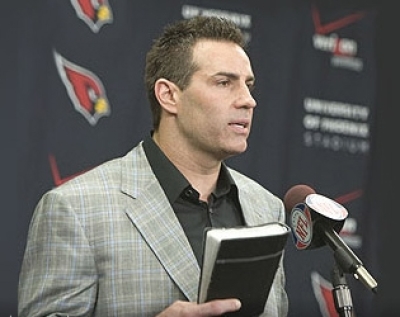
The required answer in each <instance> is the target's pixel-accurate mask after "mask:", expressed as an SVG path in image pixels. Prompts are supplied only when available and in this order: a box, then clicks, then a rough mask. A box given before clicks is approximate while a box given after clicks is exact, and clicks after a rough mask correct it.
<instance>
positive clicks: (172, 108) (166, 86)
mask: <svg viewBox="0 0 400 317" xmlns="http://www.w3.org/2000/svg"><path fill="white" fill-rule="evenodd" d="M178 92H179V87H178V86H177V85H175V84H174V83H173V82H172V81H169V80H167V79H165V78H160V79H158V80H157V81H156V83H155V86H154V93H155V95H156V98H157V100H158V102H159V103H160V105H161V107H162V108H163V109H164V110H165V111H167V112H169V113H176V111H177V109H176V104H177V98H179V97H178Z"/></svg>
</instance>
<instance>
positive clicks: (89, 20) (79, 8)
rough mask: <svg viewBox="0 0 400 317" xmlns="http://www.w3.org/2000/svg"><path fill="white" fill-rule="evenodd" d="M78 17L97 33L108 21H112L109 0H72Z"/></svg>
mask: <svg viewBox="0 0 400 317" xmlns="http://www.w3.org/2000/svg"><path fill="white" fill-rule="evenodd" d="M71 3H72V5H73V6H74V8H75V11H76V14H77V16H78V18H80V19H82V20H83V21H84V22H85V23H86V24H87V25H89V27H90V29H91V30H92V31H93V32H95V33H97V32H99V30H100V28H101V27H102V26H103V25H104V24H106V23H109V24H110V23H112V21H113V17H112V11H111V7H110V5H109V4H108V1H107V0H71Z"/></svg>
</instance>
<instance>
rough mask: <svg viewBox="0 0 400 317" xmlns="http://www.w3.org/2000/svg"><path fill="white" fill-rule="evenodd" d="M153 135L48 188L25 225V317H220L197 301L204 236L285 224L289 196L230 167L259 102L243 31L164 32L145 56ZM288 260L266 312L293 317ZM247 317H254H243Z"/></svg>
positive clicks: (209, 27) (191, 24)
mask: <svg viewBox="0 0 400 317" xmlns="http://www.w3.org/2000/svg"><path fill="white" fill-rule="evenodd" d="M145 82H146V88H147V92H148V97H149V101H150V105H151V110H152V115H153V130H152V132H151V136H149V137H147V138H145V139H144V141H142V142H140V143H139V144H138V145H137V146H136V147H134V148H133V149H132V150H131V151H130V152H129V153H127V154H126V156H124V157H121V158H116V159H114V160H111V161H109V162H106V163H104V164H102V165H100V166H98V167H96V168H94V169H92V170H91V171H89V172H87V173H85V174H83V175H81V176H78V177H76V178H75V179H73V180H71V181H69V182H68V183H65V184H64V185H61V186H59V187H57V188H55V189H52V190H50V191H49V192H48V193H46V194H45V195H44V196H43V197H42V199H41V200H40V202H39V203H38V205H37V208H36V210H35V212H34V215H33V218H32V222H31V225H30V229H29V234H28V241H27V246H26V250H25V255H24V259H23V264H22V268H21V273H20V284H19V303H18V310H19V316H20V317H24V316H30V317H34V316H119V317H121V316H158V317H163V316H174V317H179V316H191V317H196V316H220V315H223V314H224V313H226V312H230V311H235V310H238V309H240V302H239V301H238V300H237V299H221V300H215V301H211V302H208V303H203V304H196V300H197V291H198V281H199V274H200V265H201V256H202V255H201V252H202V236H203V231H204V229H205V228H206V227H209V226H219V227H221V226H225V227H231V226H239V225H257V224H261V223H265V222H272V221H280V222H284V221H285V219H284V207H283V203H282V201H281V200H280V199H279V198H277V197H276V196H274V195H273V194H272V193H270V192H269V191H268V190H266V189H264V188H263V187H261V186H260V185H259V184H257V183H256V182H254V181H253V180H251V179H249V178H248V177H246V176H244V175H242V174H240V173H239V172H237V171H234V170H232V169H230V168H228V167H227V166H226V165H225V163H224V160H225V159H227V158H229V157H231V156H233V155H237V154H240V153H242V152H244V151H245V150H246V148H247V139H248V136H249V132H250V127H251V122H252V116H253V110H254V108H255V106H256V102H255V100H254V98H253V97H252V94H251V91H252V88H253V86H254V74H253V71H252V67H251V63H250V60H249V58H248V56H247V54H246V53H245V50H244V42H243V37H242V33H241V32H240V30H239V29H238V28H237V27H236V26H235V25H234V24H233V23H232V22H229V21H227V20H225V19H221V18H208V17H196V18H193V19H190V20H183V21H178V22H176V23H175V24H171V25H169V26H167V27H166V29H165V30H164V33H163V34H162V35H161V37H160V38H158V39H157V40H156V41H155V42H154V44H153V46H152V48H151V49H150V51H149V52H148V54H147V58H146V71H145ZM284 278H285V277H284V271H283V265H282V263H281V264H280V267H279V269H278V272H277V274H276V277H275V280H274V284H273V286H272V289H271V292H270V295H269V298H268V301H267V303H266V306H265V313H264V314H263V316H286V315H287V310H288V301H287V296H286V292H285V289H284V283H285V280H284ZM246 317H247V316H246Z"/></svg>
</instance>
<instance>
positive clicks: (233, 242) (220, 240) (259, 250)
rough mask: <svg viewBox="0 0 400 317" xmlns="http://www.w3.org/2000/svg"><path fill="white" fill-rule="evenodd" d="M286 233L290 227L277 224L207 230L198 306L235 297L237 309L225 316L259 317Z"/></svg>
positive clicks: (279, 257) (285, 239) (280, 255)
mask: <svg viewBox="0 0 400 317" xmlns="http://www.w3.org/2000/svg"><path fill="white" fill-rule="evenodd" d="M289 233H290V228H289V227H288V226H287V225H286V224H284V223H280V222H273V223H267V224H263V225H258V226H250V227H249V226H246V227H233V228H209V229H207V230H206V231H205V233H204V242H203V249H204V252H203V260H202V270H201V274H200V283H199V292H198V303H204V302H207V301H209V300H212V299H223V298H238V299H240V301H241V302H242V307H241V308H240V310H239V311H237V312H232V313H228V314H226V315H224V316H230V317H233V316H246V317H251V316H257V315H259V314H261V313H262V312H263V311H264V306H265V303H266V301H267V298H268V294H269V291H270V289H271V285H272V282H273V280H274V277H275V273H276V270H277V268H278V265H279V261H280V259H281V257H282V254H283V250H284V248H285V245H286V241H287V237H288V235H289Z"/></svg>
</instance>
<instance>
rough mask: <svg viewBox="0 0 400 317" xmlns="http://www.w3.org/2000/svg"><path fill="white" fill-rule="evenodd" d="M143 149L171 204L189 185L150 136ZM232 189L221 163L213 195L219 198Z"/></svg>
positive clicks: (225, 169)
mask: <svg viewBox="0 0 400 317" xmlns="http://www.w3.org/2000/svg"><path fill="white" fill-rule="evenodd" d="M143 148H144V151H145V153H146V157H147V159H148V161H149V163H150V166H151V168H152V170H153V172H154V174H155V176H156V177H157V179H158V181H159V182H160V184H161V187H162V188H163V190H164V192H165V194H166V196H167V198H168V200H169V201H170V203H171V204H173V203H174V202H175V201H176V199H177V198H178V197H179V195H180V194H181V193H182V192H183V191H184V190H185V189H186V188H187V187H189V186H190V183H189V182H188V181H187V179H186V178H185V177H184V176H183V175H182V173H181V172H180V171H179V170H178V169H177V168H176V167H175V165H174V164H172V162H171V161H170V160H169V159H168V158H167V157H166V156H165V154H164V153H163V152H162V151H161V149H160V148H159V147H158V145H157V144H156V143H155V142H154V140H153V139H152V137H151V136H148V137H146V138H145V139H144V141H143ZM232 188H235V189H236V185H235V182H234V180H233V178H232V176H231V175H230V173H229V171H228V168H227V167H226V165H225V163H224V162H223V163H222V165H221V171H220V174H219V178H218V183H217V188H216V190H215V191H214V195H215V196H216V197H220V196H222V195H225V194H228V193H229V192H230V191H231V189H232Z"/></svg>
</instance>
